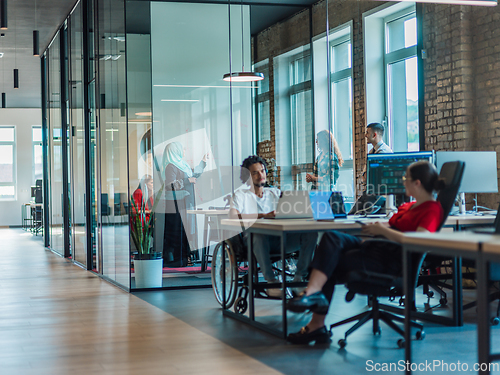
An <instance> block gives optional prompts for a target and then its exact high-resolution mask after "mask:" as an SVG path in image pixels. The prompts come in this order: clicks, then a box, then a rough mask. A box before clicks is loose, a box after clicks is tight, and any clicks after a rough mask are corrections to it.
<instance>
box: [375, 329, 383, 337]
mask: <svg viewBox="0 0 500 375" xmlns="http://www.w3.org/2000/svg"><path fill="white" fill-rule="evenodd" d="M373 334H374V335H375V336H380V335H381V334H382V330H381V329H380V327H378V328H376V329H374V330H373Z"/></svg>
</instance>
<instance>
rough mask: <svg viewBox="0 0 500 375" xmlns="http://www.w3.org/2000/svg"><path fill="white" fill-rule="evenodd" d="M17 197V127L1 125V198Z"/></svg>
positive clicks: (12, 198) (10, 198)
mask: <svg viewBox="0 0 500 375" xmlns="http://www.w3.org/2000/svg"><path fill="white" fill-rule="evenodd" d="M15 199H16V128H15V126H1V127H0V200H15Z"/></svg>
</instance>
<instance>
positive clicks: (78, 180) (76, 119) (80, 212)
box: [69, 3, 87, 267]
mask: <svg viewBox="0 0 500 375" xmlns="http://www.w3.org/2000/svg"><path fill="white" fill-rule="evenodd" d="M82 21H83V17H82V6H81V3H80V4H78V6H77V7H76V8H75V10H74V11H73V13H72V14H71V16H70V23H69V30H70V32H69V35H70V40H69V43H70V55H69V57H70V59H69V62H70V78H69V79H70V92H69V94H70V106H69V109H70V110H69V114H70V118H69V121H70V124H71V131H70V138H69V139H70V146H71V170H72V173H71V174H70V178H71V180H70V181H71V193H72V194H71V202H72V205H71V209H72V212H71V229H72V236H73V238H72V241H71V242H72V245H73V246H72V256H73V259H74V260H75V262H78V263H80V264H81V265H83V266H85V267H86V266H87V235H86V231H85V198H86V194H85V193H86V192H85V186H86V185H85V184H86V181H85V118H84V116H85V113H84V110H83V109H84V102H83V93H84V88H85V86H84V84H83V23H82Z"/></svg>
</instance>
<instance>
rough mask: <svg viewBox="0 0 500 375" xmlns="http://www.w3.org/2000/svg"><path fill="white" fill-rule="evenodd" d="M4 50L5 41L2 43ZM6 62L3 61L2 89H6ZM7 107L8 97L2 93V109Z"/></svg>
mask: <svg viewBox="0 0 500 375" xmlns="http://www.w3.org/2000/svg"><path fill="white" fill-rule="evenodd" d="M2 49H3V41H2ZM4 68H5V61H4V60H3V59H2V88H3V89H5V69H4ZM6 107H7V95H6V94H5V93H4V92H2V108H6Z"/></svg>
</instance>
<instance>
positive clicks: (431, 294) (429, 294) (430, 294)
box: [427, 290, 434, 298]
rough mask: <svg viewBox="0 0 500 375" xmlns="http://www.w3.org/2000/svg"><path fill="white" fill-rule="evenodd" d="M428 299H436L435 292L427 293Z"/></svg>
mask: <svg viewBox="0 0 500 375" xmlns="http://www.w3.org/2000/svg"><path fill="white" fill-rule="evenodd" d="M427 297H428V298H432V297H434V292H433V291H432V290H429V291H428V292H427Z"/></svg>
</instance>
